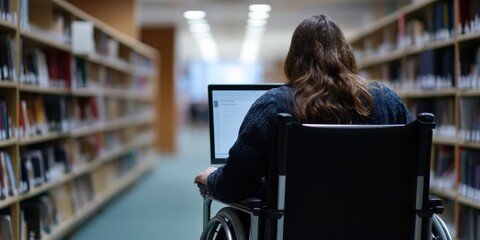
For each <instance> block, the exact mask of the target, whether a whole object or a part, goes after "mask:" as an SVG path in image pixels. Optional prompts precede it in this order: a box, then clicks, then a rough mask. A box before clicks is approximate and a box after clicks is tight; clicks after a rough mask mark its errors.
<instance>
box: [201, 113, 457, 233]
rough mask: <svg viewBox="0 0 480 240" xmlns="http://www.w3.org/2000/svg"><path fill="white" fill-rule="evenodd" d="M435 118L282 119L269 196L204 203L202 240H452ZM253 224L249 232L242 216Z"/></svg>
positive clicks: (204, 192)
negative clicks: (437, 179)
mask: <svg viewBox="0 0 480 240" xmlns="http://www.w3.org/2000/svg"><path fill="white" fill-rule="evenodd" d="M434 127H435V117H434V116H433V114H430V113H422V114H419V115H418V116H417V119H416V120H415V121H414V122H412V123H410V124H407V125H322V124H299V123H295V122H293V121H292V117H291V116H290V115H288V114H282V113H281V114H278V115H277V128H276V131H275V133H274V142H273V148H272V149H273V153H272V157H271V159H270V160H269V172H268V175H267V176H266V196H265V197H264V198H262V199H260V198H249V199H245V200H242V201H240V202H236V203H224V204H225V205H226V207H224V208H222V209H220V211H219V212H218V213H216V214H215V216H213V217H212V216H211V204H212V201H218V200H216V199H215V198H214V197H212V196H211V195H210V194H209V192H208V189H207V187H206V186H203V185H201V184H199V189H200V193H201V195H202V197H203V201H204V203H203V226H204V229H203V232H202V235H201V238H200V239H201V240H211V239H217V240H218V239H228V240H244V239H249V240H257V239H265V240H273V239H288V240H291V239H389V240H394V239H398V240H406V239H414V240H430V239H432V240H440V239H441V240H451V239H452V237H451V236H450V233H449V231H448V229H447V227H446V225H445V223H444V222H443V221H442V219H441V218H440V217H439V216H438V215H437V214H441V213H442V212H443V206H442V202H441V200H440V199H430V196H429V186H430V182H429V181H430V156H431V144H432V129H433V128H434ZM239 212H243V213H246V214H248V216H249V220H250V221H249V222H250V223H249V224H248V225H245V224H244V223H243V222H244V221H243V222H242V221H241V219H240V218H239V215H238V213H239Z"/></svg>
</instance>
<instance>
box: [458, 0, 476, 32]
mask: <svg viewBox="0 0 480 240" xmlns="http://www.w3.org/2000/svg"><path fill="white" fill-rule="evenodd" d="M458 6H459V23H458V25H459V26H458V32H459V33H460V34H470V33H476V32H480V18H479V15H480V3H479V2H478V1H475V0H459V4H458Z"/></svg>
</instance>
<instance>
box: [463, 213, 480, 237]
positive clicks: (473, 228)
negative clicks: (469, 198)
mask: <svg viewBox="0 0 480 240" xmlns="http://www.w3.org/2000/svg"><path fill="white" fill-rule="evenodd" d="M459 222H460V224H459V225H460V226H459V230H460V232H459V237H460V239H471V240H480V210H478V209H474V208H470V207H466V206H464V207H462V208H461V210H460V219H459Z"/></svg>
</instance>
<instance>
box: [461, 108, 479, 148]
mask: <svg viewBox="0 0 480 240" xmlns="http://www.w3.org/2000/svg"><path fill="white" fill-rule="evenodd" d="M479 106H480V98H461V99H460V129H459V134H458V138H459V139H461V140H464V141H467V142H480V108H479Z"/></svg>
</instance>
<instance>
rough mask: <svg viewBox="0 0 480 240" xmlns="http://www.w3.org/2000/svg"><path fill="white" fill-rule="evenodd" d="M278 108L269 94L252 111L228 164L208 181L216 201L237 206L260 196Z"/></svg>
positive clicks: (231, 152) (246, 119)
mask: <svg viewBox="0 0 480 240" xmlns="http://www.w3.org/2000/svg"><path fill="white" fill-rule="evenodd" d="M277 105H278V101H275V97H274V96H273V95H272V94H269V93H266V94H264V95H263V96H262V97H260V98H259V99H258V100H257V101H256V102H255V103H254V104H253V105H252V107H251V108H250V110H249V111H248V113H247V115H246V116H245V118H244V120H243V122H242V125H241V126H240V130H239V135H238V138H237V140H236V142H235V143H234V145H233V146H232V148H231V149H230V151H229V159H228V161H227V163H226V164H225V165H224V166H222V167H220V168H218V169H217V170H216V171H215V172H213V173H211V174H210V175H209V177H208V188H209V190H210V192H211V194H212V195H213V196H214V197H215V198H217V199H219V200H221V201H226V202H234V201H239V200H242V199H245V198H247V197H252V196H259V194H260V187H261V179H262V177H264V176H265V175H266V172H267V165H268V155H269V153H270V148H271V138H272V135H273V133H272V132H273V131H272V128H273V127H274V118H275V115H276V113H277V112H278V111H279V108H278V106H277Z"/></svg>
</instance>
